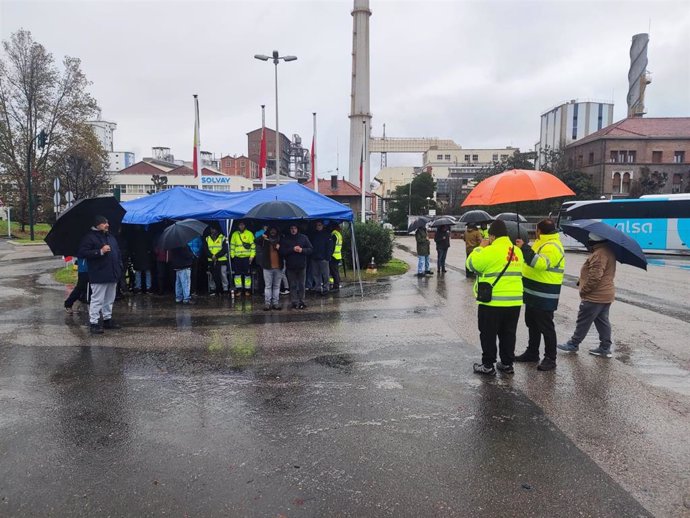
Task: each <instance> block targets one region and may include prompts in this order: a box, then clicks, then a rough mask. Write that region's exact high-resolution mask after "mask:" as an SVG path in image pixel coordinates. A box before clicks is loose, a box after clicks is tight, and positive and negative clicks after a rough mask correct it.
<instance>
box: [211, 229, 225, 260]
mask: <svg viewBox="0 0 690 518" xmlns="http://www.w3.org/2000/svg"><path fill="white" fill-rule="evenodd" d="M224 239H225V236H224V235H223V234H218V237H216V239H215V240H214V239H213V238H212V237H211V236H206V246H207V247H208V253H209V254H210V256H209V258H208V260H209V262H210V261H213V256H214V255H216V254H217V253H220V251H221V250H222V249H223V240H224ZM227 260H228V256H227V255H223V256H221V257H218V259H217V261H218V262H219V263H220V262H224V261H227Z"/></svg>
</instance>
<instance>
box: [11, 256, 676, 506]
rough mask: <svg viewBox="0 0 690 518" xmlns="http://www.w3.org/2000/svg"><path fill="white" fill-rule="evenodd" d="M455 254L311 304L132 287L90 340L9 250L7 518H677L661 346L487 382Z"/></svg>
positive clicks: (82, 316) (672, 400)
mask: <svg viewBox="0 0 690 518" xmlns="http://www.w3.org/2000/svg"><path fill="white" fill-rule="evenodd" d="M398 253H399V254H401V255H400V256H401V257H402V258H404V259H406V260H409V261H410V262H412V260H413V259H414V258H412V256H409V255H406V254H405V252H404V251H398ZM450 259H452V261H450V262H451V264H449V268H448V269H449V271H448V273H446V274H444V275H441V276H434V277H432V278H424V279H417V278H416V277H413V276H412V275H405V276H401V277H399V278H395V279H390V280H385V281H382V282H370V283H366V285H365V293H366V296H365V298H364V299H362V298H361V297H358V296H356V289H355V287H348V288H347V289H345V290H344V291H343V292H341V293H340V294H337V295H331V296H328V297H325V298H320V297H319V298H317V297H311V298H310V299H309V300H307V303H308V306H309V307H308V308H307V310H304V311H294V310H289V309H284V310H283V311H280V312H276V311H271V312H263V311H262V304H261V301H260V298H254V299H240V300H235V301H234V302H233V301H232V300H230V299H229V298H214V297H199V298H198V304H197V305H194V306H184V305H176V304H175V303H174V302H173V301H171V300H170V299H168V298H164V297H157V296H144V295H137V296H133V297H127V298H125V299H123V300H122V301H119V302H118V303H117V305H116V309H115V315H116V317H117V318H118V319H119V320H120V321H121V322H122V324H123V325H124V329H122V330H120V331H116V332H107V333H106V334H105V335H104V336H98V337H92V336H91V335H89V334H88V332H87V327H86V325H85V324H86V323H87V315H86V313H85V312H83V311H82V312H77V313H75V314H74V315H65V314H64V312H63V311H62V309H61V302H62V298H63V297H64V294H65V288H64V287H60V286H57V285H55V284H54V283H53V282H52V281H51V280H50V277H49V275H48V274H47V273H45V272H46V271H48V270H49V269H50V268H51V267H53V265H54V264H55V262H54V261H43V260H42V261H35V262H25V263H21V264H16V265H15V264H12V265H5V264H3V263H1V262H0V273H3V271H4V272H6V273H7V275H3V276H2V277H1V278H0V283H1V284H2V291H3V295H2V296H0V309H1V310H2V312H3V313H2V314H3V318H2V320H1V321H0V340H1V341H2V346H1V347H0V432H1V435H0V482H1V484H0V509H2V510H1V511H0V514H3V515H8V516H39V515H40V516H43V515H55V516H101V515H103V516H105V515H114V516H148V515H164V514H165V515H168V514H172V515H175V516H184V515H189V516H223V515H227V516H296V515H299V516H331V515H333V516H392V515H396V516H487V517H488V516H492V517H493V516H524V515H533V516H573V515H578V516H611V517H614V516H615V517H619V516H651V515H654V514H656V515H660V516H661V515H664V516H681V515H682V514H681V513H683V512H684V511H683V510H684V507H683V505H684V504H683V498H684V496H685V491H686V489H687V487H688V486H687V482H688V474H687V470H686V467H687V460H688V454H689V452H688V447H687V445H686V441H685V439H684V436H685V435H686V434H685V433H684V432H683V431H682V430H683V425H684V424H688V421H687V419H688V417H687V416H688V415H690V414H688V413H687V411H688V408H689V407H688V400H687V399H685V398H684V395H683V394H684V390H683V385H684V384H685V382H684V381H683V380H682V375H683V373H685V374H686V375H687V371H686V370H684V369H683V367H682V366H679V363H678V361H677V358H676V357H675V356H673V354H672V353H673V351H671V352H669V353H668V355H667V358H668V360H667V361H668V362H669V364H670V365H671V366H674V368H676V369H679V370H678V371H674V372H670V371H668V374H670V375H672V376H676V377H677V381H676V382H674V383H676V384H677V385H678V386H679V387H680V389H679V390H678V391H673V390H670V389H668V387H667V386H666V385H663V384H655V383H654V382H653V380H652V379H651V377H650V378H649V379H647V380H646V381H645V379H644V374H645V373H644V369H646V368H647V367H649V365H652V362H653V361H657V359H658V355H653V354H652V355H650V357H649V359H648V365H644V364H643V362H642V359H643V357H644V356H643V354H642V353H641V352H640V350H639V349H636V348H634V347H632V346H631V345H630V340H628V337H627V336H623V338H625V340H624V343H623V344H622V345H621V346H620V350H617V351H616V355H617V357H616V359H615V360H613V361H612V362H608V363H607V362H602V361H596V360H595V359H594V358H591V357H584V356H581V357H579V358H578V357H562V358H560V357H559V368H558V370H557V371H556V372H555V373H548V374H539V375H538V374H537V373H536V371H531V370H528V369H527V368H524V369H523V368H518V369H516V370H517V372H516V374H515V376H513V377H510V376H501V375H499V376H497V377H496V378H491V379H484V378H478V377H476V376H474V375H473V374H471V372H470V369H469V366H470V365H471V362H472V361H475V360H476V358H477V355H478V347H477V345H476V343H477V340H478V337H477V332H476V308H475V306H474V301H473V300H472V299H471V297H470V296H468V294H469V292H470V290H471V282H470V281H468V280H467V279H465V278H464V272H463V270H462V262H461V260H458V259H457V258H454V257H452V256H451V257H450ZM677 271H682V270H680V269H677ZM5 288H13V289H17V290H22V293H21V294H17V293H14V292H7V291H4V290H5ZM565 299H566V300H564V303H563V306H564V314H563V315H562V316H561V317H560V318H561V320H560V321H558V324H559V325H560V326H567V325H570V324H571V322H572V321H571V319H570V317H567V313H568V311H571V310H572V307H573V306H574V304H575V302H576V300H575V298H573V297H571V296H570V295H568V297H566V298H565ZM639 311H642V309H640V310H639ZM521 333H522V332H521ZM521 338H524V333H522V334H521ZM626 344H627V345H626ZM655 365H656V366H655V369H656V371H655V373H656V374H655V375H661V374H662V372H661V371H660V369H663V368H665V367H664V365H662V364H655ZM521 367H522V366H521ZM640 380H642V381H640ZM685 430H687V428H686V429H685ZM645 473H647V474H649V473H653V476H652V477H646V478H645V476H644V474H645ZM650 478H651V480H649V479H650Z"/></svg>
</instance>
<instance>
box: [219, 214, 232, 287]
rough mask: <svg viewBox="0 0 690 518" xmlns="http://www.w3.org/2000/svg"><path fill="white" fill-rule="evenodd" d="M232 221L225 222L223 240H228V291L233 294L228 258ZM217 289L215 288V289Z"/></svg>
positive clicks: (230, 258)
mask: <svg viewBox="0 0 690 518" xmlns="http://www.w3.org/2000/svg"><path fill="white" fill-rule="evenodd" d="M233 221H235V220H234V219H226V220H225V239H227V240H228V275H229V277H228V291H229V292H230V293H233V292H234V291H235V279H234V277H233V275H232V257H230V229H231V228H232V222H233ZM216 289H217V288H216Z"/></svg>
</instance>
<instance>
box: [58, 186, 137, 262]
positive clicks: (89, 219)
mask: <svg viewBox="0 0 690 518" xmlns="http://www.w3.org/2000/svg"><path fill="white" fill-rule="evenodd" d="M125 212H126V211H125V209H124V208H123V207H122V205H120V202H118V201H117V200H116V199H115V198H113V197H112V196H101V197H98V198H85V199H83V200H79V201H78V202H77V203H75V204H74V205H72V206H71V207H70V208H69V209H67V210H66V211H65V212H63V213H62V214H61V215H60V217H59V218H58V219H57V221H56V222H55V225H53V228H51V229H50V232H48V235H47V236H46V237H45V239H44V241H45V242H46V243H48V246H49V247H50V251H51V252H53V254H55V255H72V256H76V255H77V251H78V250H79V243H80V242H81V240H82V238H83V237H84V235H86V233H88V231H89V230H90V229H91V227H92V226H93V220H94V218H95V217H96V216H104V217H105V218H107V220H108V223H109V224H110V232H111V233H112V234H117V231H118V230H119V228H120V223H122V218H123V217H124V216H125Z"/></svg>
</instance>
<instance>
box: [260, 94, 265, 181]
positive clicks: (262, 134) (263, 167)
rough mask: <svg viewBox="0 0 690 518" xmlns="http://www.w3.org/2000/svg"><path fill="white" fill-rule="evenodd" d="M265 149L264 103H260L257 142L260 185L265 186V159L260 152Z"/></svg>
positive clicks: (263, 151)
mask: <svg viewBox="0 0 690 518" xmlns="http://www.w3.org/2000/svg"><path fill="white" fill-rule="evenodd" d="M265 151H266V105H265V104H262V105H261V143H260V144H259V174H260V175H261V187H262V188H263V189H265V188H266V166H265V164H262V160H263V162H265V161H266V159H265V157H262V156H261V154H262V153H265Z"/></svg>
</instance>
